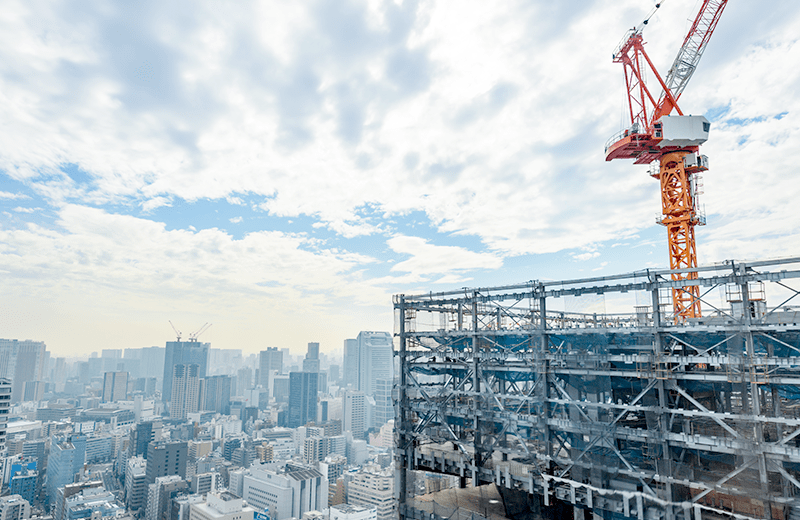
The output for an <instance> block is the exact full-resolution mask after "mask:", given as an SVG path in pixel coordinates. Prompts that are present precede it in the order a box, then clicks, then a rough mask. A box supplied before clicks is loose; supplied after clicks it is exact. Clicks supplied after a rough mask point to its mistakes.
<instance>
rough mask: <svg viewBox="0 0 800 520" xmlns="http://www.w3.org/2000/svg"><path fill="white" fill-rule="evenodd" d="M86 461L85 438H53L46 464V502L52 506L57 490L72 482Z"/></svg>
mask: <svg viewBox="0 0 800 520" xmlns="http://www.w3.org/2000/svg"><path fill="white" fill-rule="evenodd" d="M85 461H86V436H85V435H79V434H71V435H69V436H56V437H53V440H52V443H51V444H50V456H49V457H48V462H47V500H48V501H49V503H50V505H53V504H54V503H55V500H56V496H57V491H58V488H60V487H63V486H65V485H67V484H71V483H72V482H74V479H75V475H76V474H77V473H78V472H80V470H81V468H82V467H83V464H84V462H85Z"/></svg>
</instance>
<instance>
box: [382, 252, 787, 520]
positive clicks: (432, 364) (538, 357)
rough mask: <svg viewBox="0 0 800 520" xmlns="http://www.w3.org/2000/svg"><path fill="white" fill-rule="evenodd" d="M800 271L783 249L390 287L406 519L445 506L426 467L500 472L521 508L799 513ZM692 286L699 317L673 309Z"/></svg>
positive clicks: (592, 514) (509, 496) (476, 477)
mask: <svg viewBox="0 0 800 520" xmlns="http://www.w3.org/2000/svg"><path fill="white" fill-rule="evenodd" d="M683 271H690V273H689V274H691V276H689V277H687V276H686V274H687V273H686V272H683ZM687 278H689V279H687ZM797 278H800V258H790V259H783V260H773V261H759V262H750V263H744V262H725V263H723V264H718V265H713V266H707V267H699V268H691V269H688V270H687V269H684V270H682V271H681V272H674V271H657V270H646V271H639V272H634V273H630V274H625V275H618V276H608V277H602V278H591V279H583V280H570V281H530V282H528V283H523V284H519V285H510V286H504V287H486V288H477V289H463V290H459V291H451V292H443V293H429V294H423V295H415V296H408V295H398V296H396V297H395V299H394V308H395V313H396V315H395V319H396V323H395V327H396V330H395V332H396V336H397V342H396V346H395V348H396V350H397V352H396V354H397V356H398V358H399V363H400V371H399V376H398V379H397V382H396V389H395V398H396V403H397V404H396V425H397V433H396V435H397V454H396V467H397V471H398V474H397V484H398V492H399V500H400V503H399V511H400V517H401V518H431V517H432V516H435V515H431V514H428V513H423V512H422V509H421V508H416V507H415V499H414V493H413V489H412V488H413V486H411V485H410V482H411V479H412V478H413V477H412V475H413V474H412V473H411V472H412V471H427V472H435V473H443V474H449V475H455V476H458V477H460V484H461V486H462V487H473V486H479V485H481V484H487V483H493V484H495V485H496V486H497V488H498V489H499V490H500V494H501V495H502V498H503V502H504V505H505V511H506V516H508V517H511V518H537V517H543V518H573V517H574V518H604V519H622V518H638V519H640V520H643V519H661V518H663V519H686V520H697V519H701V518H702V519H707V518H714V519H716V518H737V519H749V518H753V519H764V518H773V519H794V518H800V297H798V294H800V292H798V290H797V289H796V288H793V287H797V284H798V281H797ZM687 287H697V288H698V289H697V293H696V294H698V295H699V300H700V302H701V316H702V317H694V318H688V319H686V318H684V317H680V316H676V315H675V311H674V307H673V290H677V291H684V290H687ZM581 510H582V511H581ZM581 513H583V515H585V516H582V515H581ZM573 515H574V516H573Z"/></svg>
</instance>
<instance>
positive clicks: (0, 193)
mask: <svg viewBox="0 0 800 520" xmlns="http://www.w3.org/2000/svg"><path fill="white" fill-rule="evenodd" d="M27 198H29V197H28V196H27V195H24V194H22V193H10V192H8V191H0V199H10V200H18V199H27Z"/></svg>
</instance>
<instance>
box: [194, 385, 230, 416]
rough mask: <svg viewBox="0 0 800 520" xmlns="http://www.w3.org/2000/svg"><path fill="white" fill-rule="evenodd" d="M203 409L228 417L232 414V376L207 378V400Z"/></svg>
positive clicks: (204, 401)
mask: <svg viewBox="0 0 800 520" xmlns="http://www.w3.org/2000/svg"><path fill="white" fill-rule="evenodd" d="M201 409H203V410H210V411H214V412H219V413H221V414H223V415H228V414H229V413H230V412H231V376H211V377H207V378H206V388H205V399H204V400H203V404H202V407H201Z"/></svg>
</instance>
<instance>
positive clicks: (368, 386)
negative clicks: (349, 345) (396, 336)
mask: <svg viewBox="0 0 800 520" xmlns="http://www.w3.org/2000/svg"><path fill="white" fill-rule="evenodd" d="M356 341H357V342H358V356H359V372H358V389H359V390H361V391H362V392H364V393H365V394H367V395H368V396H370V397H371V396H372V395H373V394H374V393H375V381H376V380H378V379H392V378H393V374H394V371H393V369H392V367H393V364H394V358H393V356H394V351H393V347H392V335H391V334H389V333H388V332H365V331H362V332H360V333H359V334H358V338H356Z"/></svg>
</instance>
